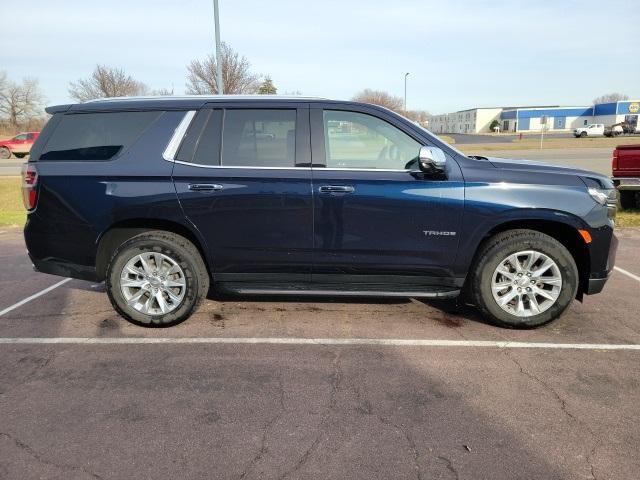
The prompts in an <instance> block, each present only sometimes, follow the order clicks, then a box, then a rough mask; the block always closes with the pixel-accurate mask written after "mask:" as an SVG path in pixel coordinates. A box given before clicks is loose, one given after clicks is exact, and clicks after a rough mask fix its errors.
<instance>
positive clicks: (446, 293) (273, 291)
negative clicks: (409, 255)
mask: <svg viewBox="0 0 640 480" xmlns="http://www.w3.org/2000/svg"><path fill="white" fill-rule="evenodd" d="M218 286H219V287H221V290H224V291H227V292H230V293H236V294H240V295H305V296H328V297H405V298H406V297H414V298H440V299H447V298H455V297H457V296H458V295H460V290H446V289H434V290H432V291H428V290H420V291H411V290H397V291H394V290H391V291H390V290H368V289H342V290H334V289H330V288H308V289H307V288H300V287H299V286H296V287H294V288H277V287H271V288H270V287H266V286H265V287H257V286H248V285H247V286H245V285H239V284H237V283H236V284H232V283H223V284H218ZM334 288H335V287H334Z"/></svg>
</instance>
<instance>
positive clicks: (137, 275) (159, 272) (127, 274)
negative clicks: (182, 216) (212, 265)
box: [106, 231, 209, 327]
mask: <svg viewBox="0 0 640 480" xmlns="http://www.w3.org/2000/svg"><path fill="white" fill-rule="evenodd" d="M106 286H107V293H108V295H109V299H110V300H111V304H112V305H113V307H114V308H115V310H116V311H117V312H118V313H119V314H120V315H121V316H123V317H124V318H125V319H127V320H129V321H130V322H132V323H135V324H137V325H142V326H150V327H154V326H155V327H168V326H171V325H176V324H178V323H180V322H182V321H184V320H186V319H187V318H189V316H191V314H192V313H193V312H194V310H195V309H196V307H197V306H198V305H199V304H200V302H201V301H202V300H203V299H204V297H205V296H206V294H207V291H208V290H209V274H208V272H207V269H206V267H205V264H204V261H203V260H202V256H201V255H200V252H199V251H198V249H197V248H196V247H195V246H194V245H193V243H191V242H190V241H189V240H187V239H186V238H184V237H182V236H180V235H177V234H175V233H172V232H163V231H149V232H145V233H142V234H140V235H136V236H135V237H133V238H131V239H129V240H127V241H126V242H124V243H123V244H122V245H120V247H118V249H117V250H116V252H115V253H114V255H113V257H112V259H111V261H110V263H109V267H108V269H107V279H106Z"/></svg>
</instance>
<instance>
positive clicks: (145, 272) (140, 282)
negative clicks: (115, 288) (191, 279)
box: [120, 252, 187, 315]
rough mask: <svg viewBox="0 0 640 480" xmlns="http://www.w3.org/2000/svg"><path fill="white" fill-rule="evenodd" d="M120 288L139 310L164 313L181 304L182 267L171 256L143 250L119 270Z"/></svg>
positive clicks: (149, 313) (184, 285) (184, 283)
mask: <svg viewBox="0 0 640 480" xmlns="http://www.w3.org/2000/svg"><path fill="white" fill-rule="evenodd" d="M120 290H121V291H122V295H123V296H124V298H125V300H126V301H127V303H128V304H129V305H130V306H131V307H132V308H135V309H136V310H137V311H138V312H140V313H144V314H145V315H164V314H166V313H170V312H172V311H173V310H175V309H176V308H178V306H180V304H181V303H182V300H183V299H184V295H185V293H186V291H187V281H186V278H185V276H184V272H183V271H182V268H180V265H178V262H176V261H175V260H173V259H172V258H171V257H168V256H166V255H163V254H162V253H158V252H145V253H141V254H139V255H136V256H135V257H133V258H132V259H131V260H129V261H128V262H127V263H126V265H125V266H124V268H123V269H122V273H121V274H120Z"/></svg>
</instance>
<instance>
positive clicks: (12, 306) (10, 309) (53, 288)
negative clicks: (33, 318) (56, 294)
mask: <svg viewBox="0 0 640 480" xmlns="http://www.w3.org/2000/svg"><path fill="white" fill-rule="evenodd" d="M71 280H72V279H71V278H65V279H64V280H60V281H59V282H58V283H56V284H53V285H51V286H50V287H47V288H45V289H44V290H40V291H39V292H38V293H34V294H33V295H31V296H30V297H27V298H25V299H24V300H20V301H19V302H18V303H14V304H13V305H11V306H10V307H7V308H5V309H4V310H1V311H0V317H1V316H3V315H5V314H7V313H9V312H11V311H12V310H15V309H16V308H18V307H21V306H22V305H24V304H25V303H29V302H30V301H31V300H35V299H36V298H38V297H41V296H42V295H45V294H47V293H49V292H50V291H51V290H55V289H56V288H58V287H60V286H61V285H64V284H65V283H67V282H70V281H71Z"/></svg>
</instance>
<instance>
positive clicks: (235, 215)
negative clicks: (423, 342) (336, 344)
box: [23, 95, 617, 328]
mask: <svg viewBox="0 0 640 480" xmlns="http://www.w3.org/2000/svg"><path fill="white" fill-rule="evenodd" d="M47 112H48V113H50V114H51V115H53V116H52V118H51V119H50V120H49V122H48V123H47V125H46V127H45V128H44V130H43V132H42V135H41V136H40V138H38V140H37V142H36V144H35V145H34V147H33V150H32V154H31V156H30V158H29V162H28V163H27V164H25V165H24V167H23V179H24V181H23V198H24V202H25V206H26V208H27V210H28V212H29V213H28V219H27V223H26V226H25V230H24V234H25V240H26V245H27V249H28V252H29V256H30V258H31V260H32V261H33V264H34V266H35V268H36V270H38V271H41V272H46V273H52V274H56V275H63V276H68V277H74V278H80V279H86V280H91V281H94V282H95V281H105V283H106V290H107V293H108V295H109V298H110V300H111V303H112V305H113V307H114V308H115V310H116V311H118V312H119V313H120V314H121V315H122V316H123V317H124V318H126V319H128V320H129V321H131V322H133V323H136V324H139V325H147V326H168V325H174V324H176V323H178V322H181V321H183V320H185V319H186V318H187V317H189V316H190V315H191V314H192V313H193V312H194V310H195V309H196V307H197V306H198V304H199V303H200V302H201V301H202V300H203V298H204V297H205V295H206V294H207V291H208V290H209V287H210V285H212V287H213V289H214V290H218V291H225V292H231V293H236V294H251V295H256V294H266V295H288V294H293V295H296V296H301V295H311V296H317V295H329V296H345V295H355V296H359V297H363V296H376V297H380V296H391V297H419V298H426V299H453V298H459V297H460V298H462V299H463V300H464V301H466V302H471V303H473V304H475V305H476V306H477V307H478V308H479V310H480V311H481V312H482V314H483V315H484V316H486V317H487V318H488V319H490V320H491V321H493V322H495V323H496V324H498V325H502V326H507V327H528V328H530V327H535V326H539V325H542V324H545V323H547V322H550V321H551V320H553V319H555V318H557V317H558V316H559V315H561V314H562V312H564V311H565V309H566V308H567V307H568V306H569V304H570V303H571V301H572V300H573V299H574V298H577V299H580V300H581V299H582V296H583V295H585V294H586V295H588V294H594V293H598V292H600V291H601V290H602V289H603V287H604V285H605V282H606V281H607V277H608V275H609V273H610V272H611V270H612V268H613V265H614V260H615V252H616V246H617V240H616V237H615V236H614V232H613V227H614V218H615V215H616V208H617V198H616V190H615V188H614V186H613V183H612V181H611V179H610V178H608V177H606V176H603V175H600V174H597V173H594V172H588V171H584V170H578V169H574V168H563V167H559V166H555V165H548V164H542V163H536V162H528V161H518V160H504V159H496V158H485V157H470V156H467V155H465V154H463V153H461V152H459V151H458V150H456V149H455V148H454V147H452V146H450V145H447V144H446V143H444V142H442V141H441V140H440V139H438V138H437V137H435V136H434V135H432V134H431V133H430V132H428V131H427V130H424V129H423V128H422V127H420V126H418V125H416V124H414V123H413V122H411V121H410V120H408V119H406V118H404V117H402V116H400V115H398V114H396V113H394V112H391V111H390V110H387V109H385V108H382V107H378V106H374V105H369V104H362V103H356V102H344V101H331V100H324V99H316V98H303V97H291V98H287V97H277V96H271V95H269V96H262V95H258V96H248V97H242V96H240V97H238V96H212V97H206V96H202V97H176V98H170V97H168V98H167V97H165V98H157V99H136V98H130V99H110V100H101V101H93V102H87V103H82V104H76V105H60V106H54V107H49V108H47ZM256 125H259V131H260V133H261V134H260V135H257V134H256V133H257V128H256Z"/></svg>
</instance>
